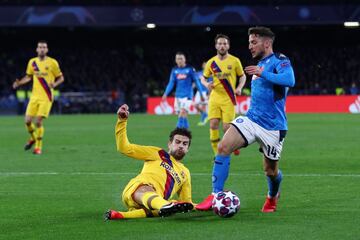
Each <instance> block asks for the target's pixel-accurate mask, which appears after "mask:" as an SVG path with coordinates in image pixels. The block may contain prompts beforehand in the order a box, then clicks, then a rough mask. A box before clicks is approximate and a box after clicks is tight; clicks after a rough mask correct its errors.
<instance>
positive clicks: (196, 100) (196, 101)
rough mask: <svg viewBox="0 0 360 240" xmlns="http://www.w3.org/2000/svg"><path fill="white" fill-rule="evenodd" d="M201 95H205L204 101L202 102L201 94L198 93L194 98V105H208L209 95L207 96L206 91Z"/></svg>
mask: <svg viewBox="0 0 360 240" xmlns="http://www.w3.org/2000/svg"><path fill="white" fill-rule="evenodd" d="M201 94H202V95H203V98H204V101H201V97H200V92H199V91H197V92H196V94H195V98H194V104H207V102H208V95H207V93H206V91H204V92H201Z"/></svg>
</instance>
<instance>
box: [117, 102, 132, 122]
mask: <svg viewBox="0 0 360 240" xmlns="http://www.w3.org/2000/svg"><path fill="white" fill-rule="evenodd" d="M129 114H130V112H129V106H128V105H127V104H123V105H121V107H119V109H118V111H117V115H118V117H119V119H120V120H123V119H127V118H128V117H129Z"/></svg>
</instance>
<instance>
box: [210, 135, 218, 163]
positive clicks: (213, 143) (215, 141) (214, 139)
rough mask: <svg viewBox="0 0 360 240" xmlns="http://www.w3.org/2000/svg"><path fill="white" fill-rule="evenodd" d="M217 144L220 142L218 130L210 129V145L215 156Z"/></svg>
mask: <svg viewBox="0 0 360 240" xmlns="http://www.w3.org/2000/svg"><path fill="white" fill-rule="evenodd" d="M219 142H220V134H219V129H215V130H214V129H211V128H210V143H211V147H212V149H213V151H214V155H215V156H216V154H217V146H218V143H219Z"/></svg>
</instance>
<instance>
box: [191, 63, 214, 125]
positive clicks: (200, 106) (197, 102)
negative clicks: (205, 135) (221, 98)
mask: <svg viewBox="0 0 360 240" xmlns="http://www.w3.org/2000/svg"><path fill="white" fill-rule="evenodd" d="M205 65H206V62H203V63H202V66H201V67H202V70H200V71H197V72H196V74H197V76H198V78H199V79H200V77H201V76H203V74H204V70H203V69H204V68H205ZM207 81H208V82H212V77H210V78H208V79H207ZM200 87H201V89H198V91H196V93H195V97H194V106H195V108H196V109H197V110H198V111H199V112H200V122H198V126H204V125H205V124H206V123H207V121H208V114H207V101H208V95H209V90H208V89H207V87H205V86H204V85H203V84H202V83H201V82H200ZM201 96H202V97H203V99H204V101H202V100H201Z"/></svg>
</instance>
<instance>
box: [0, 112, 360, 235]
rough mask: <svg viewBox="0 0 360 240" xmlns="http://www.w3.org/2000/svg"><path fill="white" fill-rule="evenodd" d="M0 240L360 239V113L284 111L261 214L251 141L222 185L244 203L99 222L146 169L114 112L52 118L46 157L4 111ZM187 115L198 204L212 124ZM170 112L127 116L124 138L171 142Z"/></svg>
mask: <svg viewBox="0 0 360 240" xmlns="http://www.w3.org/2000/svg"><path fill="white" fill-rule="evenodd" d="M0 119H1V125H0V132H1V140H0V141H1V145H0V239H181V240H184V239H198V240H200V239H266V240H268V239H307V240H308V239H360V227H359V226H360V115H349V114H321V115H318V114H290V115H288V119H289V129H290V131H289V132H288V135H287V137H286V140H285V143H284V149H283V153H282V159H281V163H280V166H281V169H282V171H283V174H284V180H283V183H282V196H281V199H280V200H279V204H278V211H277V212H275V213H273V214H264V213H261V212H260V209H261V207H262V204H263V202H264V200H265V194H266V191H267V184H266V179H265V177H264V176H263V172H262V156H261V155H260V153H259V151H258V145H257V144H253V145H251V146H249V147H248V148H245V149H243V150H242V151H241V154H240V156H233V157H232V161H231V169H230V172H231V174H230V176H229V179H228V181H227V184H226V187H225V188H226V189H230V190H232V191H234V192H236V193H237V194H238V195H239V197H240V199H241V210H240V212H239V213H238V214H237V215H235V216H234V217H233V218H229V219H222V218H220V217H217V216H215V215H214V214H213V213H212V212H191V213H188V214H178V215H174V216H171V217H168V218H146V219H137V220H125V221H110V222H104V220H103V213H104V212H105V211H106V210H107V209H109V208H112V209H121V210H125V209H124V207H123V205H122V203H121V200H120V196H121V192H122V190H123V188H124V186H125V185H126V183H127V182H128V181H129V180H130V179H131V178H132V177H134V176H135V175H136V174H137V173H138V172H139V171H140V170H141V167H142V162H141V161H139V160H134V159H130V158H128V157H125V156H122V155H121V154H120V153H117V152H116V147H115V139H114V126H115V122H116V116H115V114H114V115H72V116H65V115H64V116H54V115H53V116H51V117H50V118H49V119H48V120H46V121H45V137H44V150H43V155H41V156H34V155H33V154H31V153H30V152H25V151H24V150H23V145H24V143H25V141H26V140H27V138H28V135H27V133H26V131H25V127H24V124H23V117H1V118H0ZM198 119H199V116H191V117H190V124H191V126H190V129H191V130H192V132H193V141H192V144H191V148H190V152H189V154H188V155H187V157H186V159H185V160H184V163H185V165H186V166H187V167H188V168H189V169H190V171H191V173H192V193H193V200H194V202H200V201H201V200H202V199H203V198H204V197H205V196H207V194H209V192H210V191H211V169H212V158H213V157H212V150H211V148H210V144H209V137H208V135H209V129H208V128H209V126H208V125H207V126H205V127H198V126H196V122H197V120H198ZM175 124H176V116H161V117H160V116H149V115H143V114H132V115H130V119H129V123H128V136H129V140H130V141H131V142H133V143H137V144H144V145H155V146H160V147H163V148H165V149H167V141H168V134H169V132H170V130H172V129H173V128H174V126H175Z"/></svg>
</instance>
